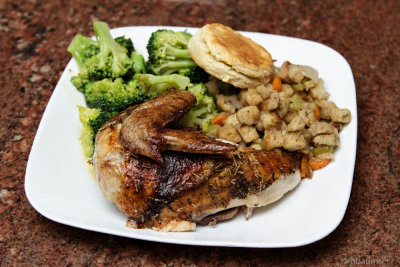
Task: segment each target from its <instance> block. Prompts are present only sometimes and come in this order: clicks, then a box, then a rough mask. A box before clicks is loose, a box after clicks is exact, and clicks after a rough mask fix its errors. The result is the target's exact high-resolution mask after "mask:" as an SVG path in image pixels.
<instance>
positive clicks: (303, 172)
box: [300, 154, 308, 178]
mask: <svg viewBox="0 0 400 267" xmlns="http://www.w3.org/2000/svg"><path fill="white" fill-rule="evenodd" d="M307 168H308V155H307V154H303V156H301V162H300V174H301V178H306V177H307Z"/></svg>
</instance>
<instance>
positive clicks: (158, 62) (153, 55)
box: [147, 29, 208, 82]
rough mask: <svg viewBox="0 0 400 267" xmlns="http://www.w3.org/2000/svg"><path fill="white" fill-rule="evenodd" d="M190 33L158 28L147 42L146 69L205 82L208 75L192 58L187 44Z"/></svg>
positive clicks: (154, 72)
mask: <svg viewBox="0 0 400 267" xmlns="http://www.w3.org/2000/svg"><path fill="white" fill-rule="evenodd" d="M191 37H192V35H191V34H190V33H188V32H175V31H172V30H165V29H164V30H158V31H155V32H153V33H152V34H151V37H150V39H149V41H148V43H147V52H148V54H149V60H148V62H147V70H148V72H149V73H153V74H156V75H166V74H172V73H176V74H180V75H184V76H187V77H189V78H190V79H191V82H205V81H207V80H208V75H204V73H205V72H204V71H203V70H202V69H201V68H200V67H198V66H197V64H196V63H195V62H194V61H193V60H192V58H191V56H190V54H189V50H188V48H187V44H188V41H189V39H190V38H191Z"/></svg>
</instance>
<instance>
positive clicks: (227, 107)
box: [217, 95, 236, 114]
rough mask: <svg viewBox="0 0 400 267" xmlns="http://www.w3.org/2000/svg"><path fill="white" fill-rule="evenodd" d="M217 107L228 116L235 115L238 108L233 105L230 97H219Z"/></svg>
mask: <svg viewBox="0 0 400 267" xmlns="http://www.w3.org/2000/svg"><path fill="white" fill-rule="evenodd" d="M217 106H218V108H219V109H220V110H222V111H225V112H226V113H228V114H233V113H235V110H236V107H235V106H234V105H233V104H232V103H231V101H230V99H229V96H225V95H217Z"/></svg>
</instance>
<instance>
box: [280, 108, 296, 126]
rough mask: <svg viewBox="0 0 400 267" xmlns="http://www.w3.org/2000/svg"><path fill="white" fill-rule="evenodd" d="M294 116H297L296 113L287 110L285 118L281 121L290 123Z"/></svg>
mask: <svg viewBox="0 0 400 267" xmlns="http://www.w3.org/2000/svg"><path fill="white" fill-rule="evenodd" d="M296 116H297V112H296V111H294V110H289V112H288V113H286V115H285V117H283V120H284V121H285V122H286V123H290V122H291V121H292V120H293V119H294V118H295V117H296Z"/></svg>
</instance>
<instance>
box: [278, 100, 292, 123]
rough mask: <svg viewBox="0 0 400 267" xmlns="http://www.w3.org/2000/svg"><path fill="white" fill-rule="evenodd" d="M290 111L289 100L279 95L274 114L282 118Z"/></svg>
mask: <svg viewBox="0 0 400 267" xmlns="http://www.w3.org/2000/svg"><path fill="white" fill-rule="evenodd" d="M289 110H290V100H289V98H287V97H285V96H283V95H279V105H278V109H277V110H276V112H277V113H278V115H279V117H280V118H283V117H284V116H285V115H286V113H288V111H289Z"/></svg>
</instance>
